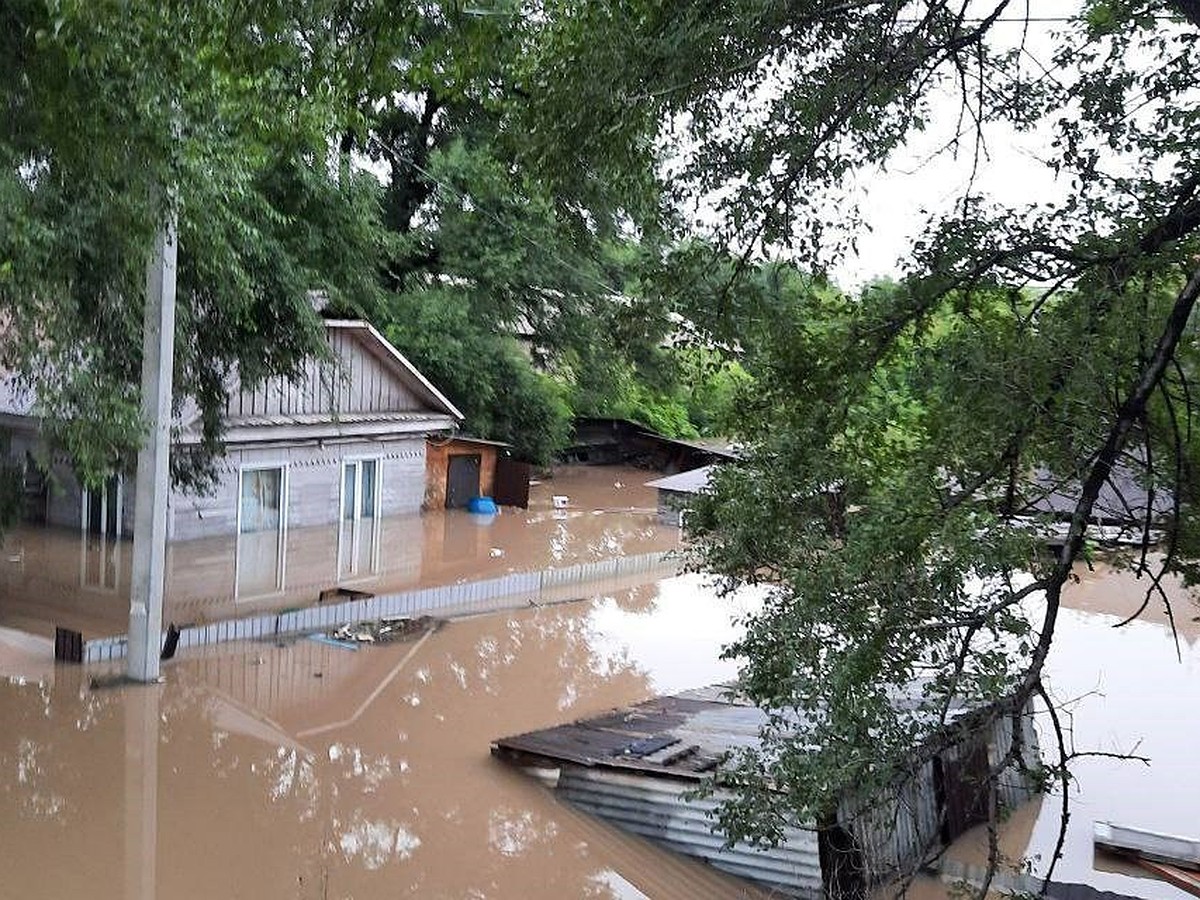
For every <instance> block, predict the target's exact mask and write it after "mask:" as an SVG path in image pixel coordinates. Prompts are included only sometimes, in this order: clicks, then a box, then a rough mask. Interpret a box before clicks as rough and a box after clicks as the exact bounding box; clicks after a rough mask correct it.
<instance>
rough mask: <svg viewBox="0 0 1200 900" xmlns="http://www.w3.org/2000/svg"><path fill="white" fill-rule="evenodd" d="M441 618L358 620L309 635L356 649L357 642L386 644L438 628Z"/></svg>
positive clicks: (441, 621)
mask: <svg viewBox="0 0 1200 900" xmlns="http://www.w3.org/2000/svg"><path fill="white" fill-rule="evenodd" d="M442 623H443V620H442V619H436V618H434V617H433V616H416V617H411V618H410V617H408V616H400V617H397V618H386V619H378V620H376V621H374V622H359V623H356V624H354V625H343V626H342V627H341V628H338V629H336V630H335V631H331V632H328V633H325V634H315V635H310V637H312V638H313V639H314V640H321V641H322V642H325V643H332V644H337V645H339V646H342V647H345V648H346V649H349V650H356V649H358V645H359V644H387V643H391V642H392V641H400V640H404V639H405V638H409V637H412V636H413V635H416V634H421V633H422V632H425V631H433V630H436V629H437V628H440V627H441V625H442Z"/></svg>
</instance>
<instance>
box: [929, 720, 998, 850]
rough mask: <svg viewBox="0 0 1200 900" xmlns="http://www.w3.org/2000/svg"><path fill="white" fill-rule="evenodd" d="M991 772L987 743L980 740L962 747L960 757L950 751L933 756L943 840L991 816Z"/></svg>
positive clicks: (934, 783)
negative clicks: (989, 808)
mask: <svg viewBox="0 0 1200 900" xmlns="http://www.w3.org/2000/svg"><path fill="white" fill-rule="evenodd" d="M989 775H990V766H989V765H988V751H987V746H986V745H985V744H984V743H983V742H981V741H975V742H973V743H970V744H967V745H966V746H963V747H959V748H958V750H957V758H955V757H952V756H951V755H950V754H948V753H947V754H944V755H943V756H940V757H937V758H935V759H934V761H933V785H934V792H935V796H936V798H937V801H938V803H939V804H940V805H941V807H942V809H943V812H944V816H943V819H942V842H943V843H944V844H949V843H950V842H951V841H953V840H954V839H955V838H957V837H958V836H959V835H960V834H962V833H963V832H964V831H966V830H967V829H968V828H970V827H971V826H973V825H979V824H982V823H983V822H986V821H987V820H988V807H989V803H988V794H989V791H988V778H989Z"/></svg>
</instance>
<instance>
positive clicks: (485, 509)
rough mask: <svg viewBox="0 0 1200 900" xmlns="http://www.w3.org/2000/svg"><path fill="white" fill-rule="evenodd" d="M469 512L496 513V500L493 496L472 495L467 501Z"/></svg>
mask: <svg viewBox="0 0 1200 900" xmlns="http://www.w3.org/2000/svg"><path fill="white" fill-rule="evenodd" d="M467 512H473V513H481V514H483V515H495V514H496V501H495V500H493V499H492V498H491V497H472V498H471V499H470V500H468V501H467Z"/></svg>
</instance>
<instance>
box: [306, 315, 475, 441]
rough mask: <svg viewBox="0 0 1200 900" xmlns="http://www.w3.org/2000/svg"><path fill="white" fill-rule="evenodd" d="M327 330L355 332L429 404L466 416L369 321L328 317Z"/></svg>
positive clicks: (370, 349) (456, 416)
mask: <svg viewBox="0 0 1200 900" xmlns="http://www.w3.org/2000/svg"><path fill="white" fill-rule="evenodd" d="M325 330H326V332H334V331H340V332H342V333H347V334H353V335H354V336H355V337H357V338H358V339H359V340H360V341H361V342H362V343H363V344H364V346H366V347H367V349H368V350H369V351H370V352H372V353H373V354H374V355H375V356H376V357H377V358H378V359H379V360H380V361H382V362H383V363H385V365H388V366H389V367H390V368H391V369H392V371H393V372H394V373H395V374H396V375H397V377H399V378H400V380H401V381H403V382H404V384H405V385H406V386H407V387H408V388H409V390H411V391H412V392H413V393H414V394H416V395H417V396H418V397H420V398H421V399H423V400H425V401H426V403H428V405H429V406H430V407H432V408H433V409H436V410H438V411H440V412H443V413H445V414H446V415H448V416H452V417H453V418H454V419H455V420H457V421H459V422H461V421H462V420H463V419H464V418H466V417H465V416H464V415H463V414H462V413H461V412H460V411H459V409H458V407H457V406H455V405H454V404H453V403H451V402H450V399H449V398H448V397H447V396H446V395H445V394H443V393H442V392H441V391H439V390H438V389H437V388H436V387H434V386H433V383H432V382H431V381H430V380H429V379H428V378H426V377H425V376H424V375H422V374H421V372H420V370H419V369H418V368H417V367H416V366H414V365H413V364H412V363H411V362H409V360H408V358H407V357H406V356H405V355H404V354H403V353H401V352H400V351H399V350H397V349H396V348H395V346H393V344H392V343H391V342H390V341H389V340H388V339H387V338H385V337H384V336H383V335H382V334H380V332H379V330H378V329H377V328H376V327H375V326H374V325H372V324H371V323H370V322H366V321H363V320H362V319H326V320H325Z"/></svg>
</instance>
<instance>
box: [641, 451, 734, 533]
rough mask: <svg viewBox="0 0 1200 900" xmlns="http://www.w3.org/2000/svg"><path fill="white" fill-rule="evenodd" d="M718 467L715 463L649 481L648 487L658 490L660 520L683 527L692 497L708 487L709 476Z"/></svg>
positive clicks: (664, 523) (665, 523) (663, 522)
mask: <svg viewBox="0 0 1200 900" xmlns="http://www.w3.org/2000/svg"><path fill="white" fill-rule="evenodd" d="M716 467H717V464H716V463H713V464H712V465H709V466H703V467H702V468H699V469H692V470H691V471H689V472H680V473H679V474H677V475H668V476H667V477H666V478H656V479H655V480H654V481H647V482H646V487H651V488H654V489H655V490H656V491H657V492H658V521H659V522H661V523H662V524H663V525H677V526H679V527H681V528H682V527H683V520H684V515H685V514H686V512H687V505H688V503H689V502H690V501H691V499H692V497H694V496H696V495H697V494H699V493H701V492H702V491H704V490H706V489H707V488H708V481H709V478H710V477H711V476H712V471H713V469H715V468H716Z"/></svg>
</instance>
